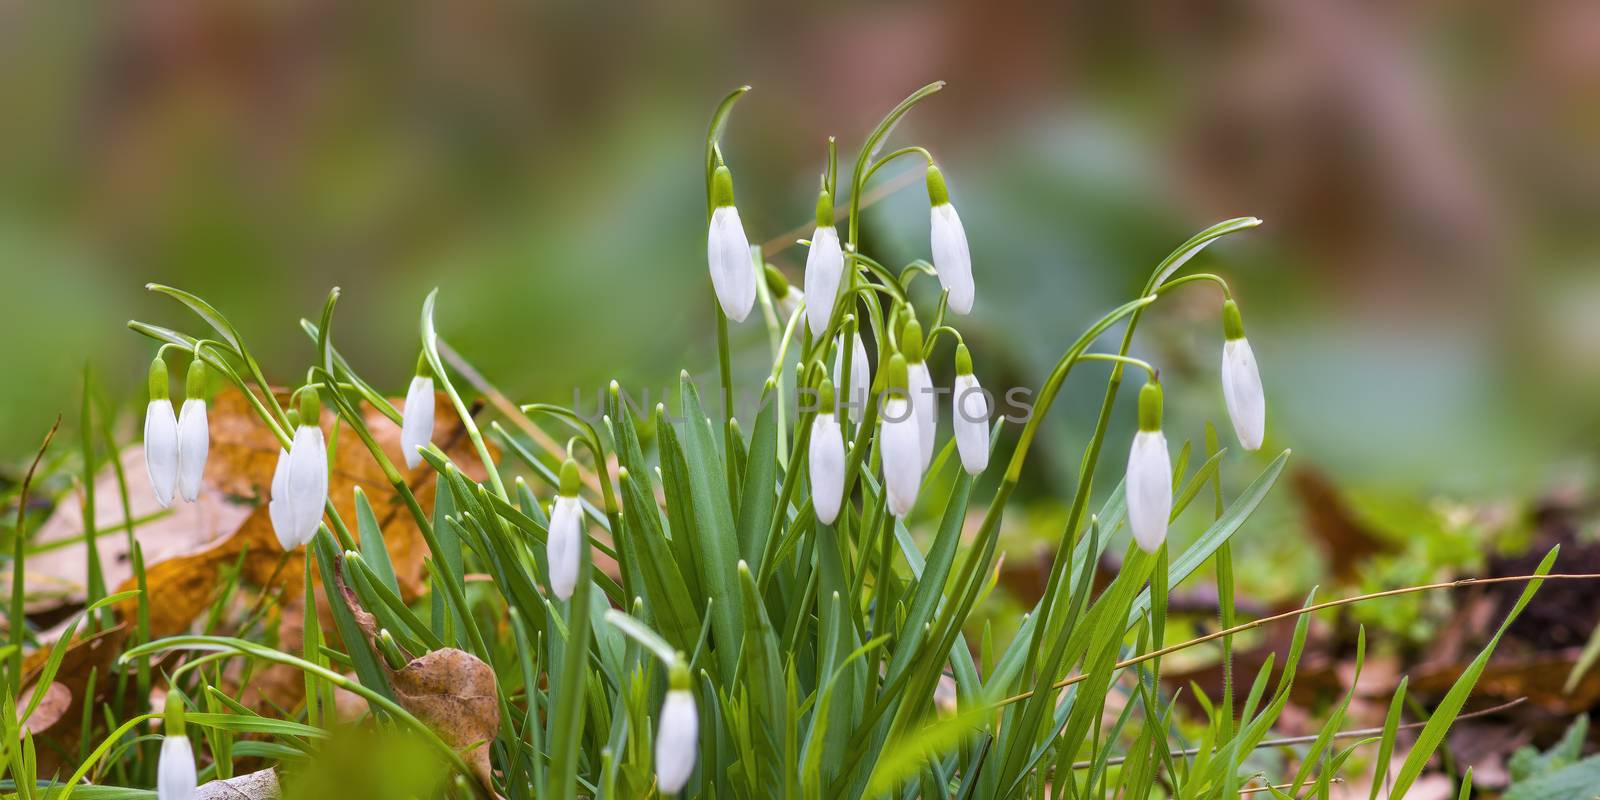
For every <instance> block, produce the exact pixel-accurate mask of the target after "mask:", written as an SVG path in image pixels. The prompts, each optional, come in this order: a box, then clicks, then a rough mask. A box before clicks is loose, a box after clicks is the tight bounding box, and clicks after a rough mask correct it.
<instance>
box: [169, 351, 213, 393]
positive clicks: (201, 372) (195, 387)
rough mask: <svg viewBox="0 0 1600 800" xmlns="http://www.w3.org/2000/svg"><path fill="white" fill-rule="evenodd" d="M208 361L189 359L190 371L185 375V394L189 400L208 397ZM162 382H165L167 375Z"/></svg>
mask: <svg viewBox="0 0 1600 800" xmlns="http://www.w3.org/2000/svg"><path fill="white" fill-rule="evenodd" d="M206 377H207V376H206V362H204V361H201V360H200V359H198V358H195V359H191V360H190V361H189V373H188V374H187V375H185V376H184V377H183V396H184V398H185V399H188V400H204V399H206ZM161 382H162V383H163V384H165V383H166V382H167V381H166V376H164V375H163V376H162V379H161Z"/></svg>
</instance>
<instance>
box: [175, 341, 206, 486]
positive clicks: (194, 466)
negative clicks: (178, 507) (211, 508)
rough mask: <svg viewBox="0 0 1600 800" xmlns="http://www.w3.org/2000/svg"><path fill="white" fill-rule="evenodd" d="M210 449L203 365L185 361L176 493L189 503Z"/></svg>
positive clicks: (198, 361)
mask: <svg viewBox="0 0 1600 800" xmlns="http://www.w3.org/2000/svg"><path fill="white" fill-rule="evenodd" d="M210 450H211V430H210V425H208V424H207V420H206V364H205V362H204V361H201V360H200V359H199V358H195V359H194V360H192V361H190V362H189V374H188V375H187V376H185V378H184V394H183V410H182V411H181V412H180V413H179V414H178V492H179V493H180V494H182V495H183V499H185V500H187V501H189V502H191V503H193V502H194V501H195V498H197V497H199V496H200V479H201V478H202V477H204V476H205V474H206V454H207V453H209V452H210Z"/></svg>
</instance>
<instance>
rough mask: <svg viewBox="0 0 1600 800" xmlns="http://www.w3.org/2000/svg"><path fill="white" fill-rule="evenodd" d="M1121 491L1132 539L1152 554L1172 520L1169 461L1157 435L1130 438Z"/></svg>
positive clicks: (1164, 441)
mask: <svg viewBox="0 0 1600 800" xmlns="http://www.w3.org/2000/svg"><path fill="white" fill-rule="evenodd" d="M1124 489H1125V490H1126V494H1127V499H1128V527H1130V528H1132V529H1133V538H1134V540H1135V541H1137V542H1138V543H1139V547H1141V548H1143V549H1144V551H1145V552H1147V553H1154V552H1155V551H1156V549H1157V548H1159V547H1160V546H1161V543H1162V542H1163V541H1166V538H1167V521H1168V519H1169V518H1170V517H1171V516H1172V458H1171V456H1169V455H1168V453H1167V437H1166V436H1165V435H1163V434H1162V433H1161V431H1139V432H1138V433H1137V434H1134V437H1133V447H1132V448H1131V449H1130V450H1129V451H1128V475H1127V482H1126V485H1125V486H1124Z"/></svg>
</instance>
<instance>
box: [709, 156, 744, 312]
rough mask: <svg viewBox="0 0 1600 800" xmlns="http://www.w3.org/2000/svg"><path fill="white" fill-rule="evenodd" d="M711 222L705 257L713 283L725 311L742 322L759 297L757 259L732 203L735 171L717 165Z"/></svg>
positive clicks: (713, 184) (713, 182)
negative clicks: (757, 289)
mask: <svg viewBox="0 0 1600 800" xmlns="http://www.w3.org/2000/svg"><path fill="white" fill-rule="evenodd" d="M711 203H712V212H711V225H710V228H709V230H708V232H707V234H706V260H707V261H708V262H710V267H711V286H712V288H713V289H715V290H716V293H717V302H718V303H720V304H721V305H722V313H724V314H726V315H727V316H728V319H731V320H733V321H734V322H743V321H744V318H745V317H746V316H748V315H749V314H750V306H751V305H752V304H754V303H755V300H756V276H755V270H754V266H755V263H754V261H753V260H752V259H751V257H750V240H749V239H748V238H746V236H745V233H744V223H742V222H740V221H739V209H737V208H735V207H734V205H733V173H731V172H729V171H728V168H727V167H726V166H721V167H717V171H716V174H715V175H714V176H713V177H712V181H711Z"/></svg>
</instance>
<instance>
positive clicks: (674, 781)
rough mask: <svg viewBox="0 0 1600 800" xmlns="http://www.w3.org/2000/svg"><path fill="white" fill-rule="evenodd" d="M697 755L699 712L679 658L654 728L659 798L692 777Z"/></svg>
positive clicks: (681, 786)
mask: <svg viewBox="0 0 1600 800" xmlns="http://www.w3.org/2000/svg"><path fill="white" fill-rule="evenodd" d="M699 752H700V711H699V710H698V709H697V708H696V707H695V702H694V693H693V692H692V691H690V689H689V668H688V667H686V666H684V664H683V659H682V657H681V656H680V657H679V659H678V661H676V662H674V663H673V665H672V668H671V671H670V672H669V673H668V677H667V696H666V697H665V698H664V699H663V700H662V701H661V715H660V721H659V722H658V723H657V726H656V785H657V788H659V789H660V790H661V791H662V793H663V794H677V793H678V792H680V791H682V790H683V786H684V784H686V783H688V782H689V776H691V775H693V774H694V763H695V760H696V759H697V757H698V755H699Z"/></svg>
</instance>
